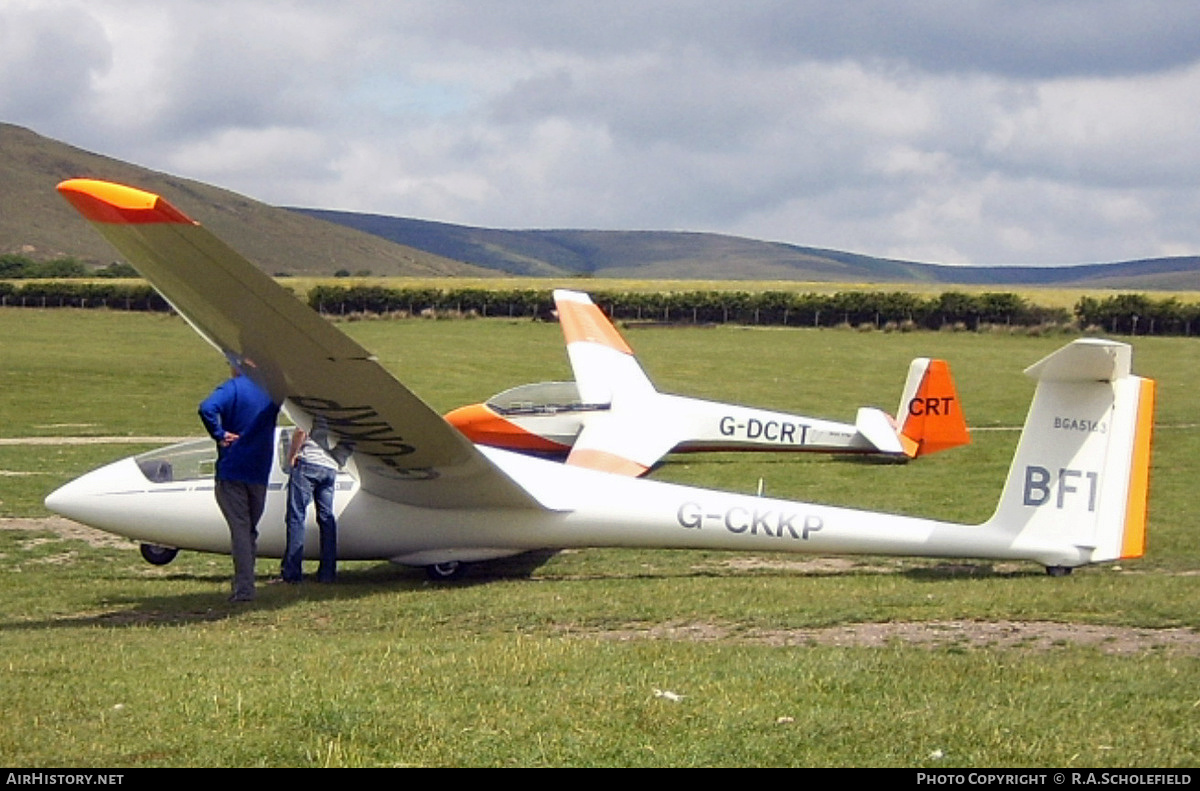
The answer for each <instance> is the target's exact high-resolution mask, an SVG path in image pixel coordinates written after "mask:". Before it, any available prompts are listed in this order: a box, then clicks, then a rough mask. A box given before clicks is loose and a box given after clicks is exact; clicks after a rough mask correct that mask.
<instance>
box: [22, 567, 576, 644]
mask: <svg viewBox="0 0 1200 791" xmlns="http://www.w3.org/2000/svg"><path fill="white" fill-rule="evenodd" d="M555 554H556V552H553V551H544V552H528V553H525V554H524V555H520V556H516V557H513V558H505V559H502V560H495V561H489V562H487V563H480V564H469V565H468V566H467V567H466V569H465V572H464V573H463V575H462V576H461V577H459V578H457V579H455V580H453V581H450V582H446V583H440V582H431V581H430V580H429V579H427V577H426V574H425V570H424V569H422V568H413V567H408V566H397V565H394V564H391V563H386V562H382V563H370V564H368V563H353V564H349V565H347V566H346V567H344V568H342V569H339V572H338V580H337V582H335V583H331V584H327V583H319V582H316V580H315V578H314V577H313V576H312V575H308V576H306V577H305V580H304V581H303V582H302V583H300V584H298V585H290V584H287V583H284V582H273V580H275V579H276V578H275V577H270V576H265V575H264V574H263V573H262V569H263V568H264V563H269V562H270V561H269V560H268V559H262V560H260V562H259V569H260V572H259V575H258V580H257V586H256V588H257V592H256V595H255V598H254V600H253V601H249V602H230V601H228V596H229V579H230V577H229V574H228V573H224V574H222V573H217V572H212V573H193V572H188V571H179V572H175V573H171V574H165V575H161V576H158V577H156V578H155V581H176V582H192V583H196V582H199V583H206V584H207V583H212V584H213V585H214V586H216V588H215V589H214V590H212V591H206V592H202V593H184V594H176V595H161V596H155V595H149V596H132V595H115V596H104V598H103V599H102V601H101V602H99V603H98V605H97V606H96V607H94V608H87V609H90V610H91V612H88V613H87V614H76V615H65V616H63V617H49V618H42V619H37V620H25V621H6V622H0V632H6V631H36V630H41V629H74V628H78V627H89V626H90V627H96V626H99V627H110V628H111V627H127V626H135V627H136V626H187V625H191V624H196V623H211V622H217V621H223V620H226V619H228V618H237V617H240V616H243V615H247V614H250V613H256V612H264V611H273V610H282V609H285V608H287V607H290V606H293V605H295V604H297V603H299V602H314V601H316V602H319V601H323V600H337V601H348V600H354V599H359V598H365V597H368V596H373V595H376V594H378V593H380V592H396V591H422V590H424V591H432V590H436V589H438V588H440V587H443V586H445V587H463V586H471V585H483V584H488V583H491V582H494V581H496V580H501V579H512V578H520V577H528V576H529V575H530V574H532V573H533V572H534V571H535V570H536V569H537V568H539V567H540V566H541V565H542V564H544V563H545V562H546V561H547V560H549V559H550V558H551V557H553V556H554V555H555Z"/></svg>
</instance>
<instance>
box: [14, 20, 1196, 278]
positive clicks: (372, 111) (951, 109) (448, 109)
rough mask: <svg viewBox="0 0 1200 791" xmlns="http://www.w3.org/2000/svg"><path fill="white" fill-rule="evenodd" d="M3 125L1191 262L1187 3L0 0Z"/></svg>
mask: <svg viewBox="0 0 1200 791" xmlns="http://www.w3.org/2000/svg"><path fill="white" fill-rule="evenodd" d="M0 121H6V122H9V123H15V124H19V125H22V126H27V127H30V128H32V129H33V130H35V131H37V132H39V133H41V134H44V135H47V136H49V137H53V138H56V139H59V140H62V141H64V142H67V143H70V144H72V145H76V146H79V147H81V148H86V149H89V150H92V151H97V152H100V153H103V154H107V155H110V156H114V157H118V158H120V159H125V160H129V161H132V162H135V163H137V164H140V165H144V166H147V167H151V168H155V169H158V170H165V171H168V172H171V173H175V174H178V175H181V176H186V177H189V178H195V179H199V180H202V181H206V182H210V183H213V184H217V185H220V186H223V187H227V188H229V189H233V190H236V191H238V192H241V193H244V194H246V195H249V196H251V197H254V198H258V199H260V200H264V201H268V202H271V203H275V204H282V205H300V206H313V207H319V208H334V209H346V210H353V211H366V212H375V213H380V214H392V215H399V216H410V217H418V218H422V219H432V220H442V221H446V222H454V223H463V224H469V225H481V226H490V227H506V228H567V227H569V228H612V229H670V230H694V231H714V232H721V233H732V234H738V235H743V236H750V237H754V238H759V239H767V240H774V241H784V242H791V243H796V244H802V245H810V246H816V247H829V248H836V249H842V250H850V251H854V252H860V253H867V254H872V255H881V256H890V257H896V258H905V259H913V260H920V261H928V262H937V263H955V264H970V263H975V264H1004V263H1021V264H1050V263H1080V262H1094V261H1116V260H1124V259H1130V258H1142V257H1151V256H1159V255H1197V254H1200V3H1195V2H1190V0H1076V1H1073V2H1065V1H1064V2H1058V1H1055V0H1007V2H986V1H985V0H923V1H921V0H919V1H917V2H909V3H903V2H884V1H883V0H879V1H878V2H874V1H870V0H864V1H863V2H854V0H829V1H828V2H827V1H825V0H780V1H779V2H771V1H769V0H762V1H760V2H759V1H755V0H737V1H736V2H735V0H695V1H692V0H661V1H659V2H655V1H654V0H629V1H627V0H605V1H604V2H598V1H593V2H577V1H576V0H544V1H539V2H534V0H505V1H501V0H494V1H490V2H489V1H487V0H474V1H473V2H469V1H468V0H405V1H404V2H384V0H342V1H341V2H337V3H330V2H318V1H317V0H311V1H309V0H291V1H290V2H288V1H285V0H228V1H227V0H170V2H164V1H163V0H86V2H75V1H73V0H0ZM0 189H3V185H0Z"/></svg>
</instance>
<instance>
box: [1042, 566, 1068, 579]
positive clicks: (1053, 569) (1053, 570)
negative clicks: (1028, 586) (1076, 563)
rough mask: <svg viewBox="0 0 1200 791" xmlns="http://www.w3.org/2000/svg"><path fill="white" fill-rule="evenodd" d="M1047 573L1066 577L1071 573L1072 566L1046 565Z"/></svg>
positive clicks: (1052, 575)
mask: <svg viewBox="0 0 1200 791" xmlns="http://www.w3.org/2000/svg"><path fill="white" fill-rule="evenodd" d="M1046 573H1047V574H1049V575H1050V576H1051V577H1065V576H1067V575H1068V574H1070V573H1071V567H1070V566H1046Z"/></svg>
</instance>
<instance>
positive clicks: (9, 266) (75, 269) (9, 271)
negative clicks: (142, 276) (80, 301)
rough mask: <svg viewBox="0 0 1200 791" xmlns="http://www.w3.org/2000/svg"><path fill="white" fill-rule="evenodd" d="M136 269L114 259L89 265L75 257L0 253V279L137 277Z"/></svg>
mask: <svg viewBox="0 0 1200 791" xmlns="http://www.w3.org/2000/svg"><path fill="white" fill-rule="evenodd" d="M137 276H138V273H137V270H136V269H134V268H133V267H132V266H130V265H129V264H123V263H120V262H118V261H114V262H113V263H111V264H109V265H108V266H102V267H89V266H87V265H86V264H84V263H83V262H82V261H80V260H78V259H76V258H70V257H67V258H55V259H53V260H50V261H35V260H33V259H32V258H30V257H29V256H25V255H20V254H18V253H5V254H4V255H0V279H4V280H24V279H30V278H39V277H43V278H81V277H137Z"/></svg>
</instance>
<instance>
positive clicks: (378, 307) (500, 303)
mask: <svg viewBox="0 0 1200 791" xmlns="http://www.w3.org/2000/svg"><path fill="white" fill-rule="evenodd" d="M592 300H593V301H595V302H596V304H597V305H599V306H600V307H601V309H603V310H604V312H605V313H607V314H608V315H610V316H612V317H613V318H614V319H617V320H638V321H663V322H682V323H694V324H711V323H717V324H725V323H737V324H772V325H785V326H792V327H802V326H803V327H830V326H836V325H840V324H851V325H854V326H861V325H873V326H875V327H881V328H882V327H884V326H886V325H902V324H903V325H907V326H917V327H929V328H940V327H943V326H945V325H958V324H962V325H964V326H966V327H970V328H971V329H977V328H979V327H980V326H981V325H983V324H1008V325H1016V326H1034V325H1042V324H1053V323H1066V322H1068V321H1070V316H1069V315H1068V314H1067V312H1066V311H1065V310H1062V309H1060V308H1042V307H1038V306H1035V305H1032V304H1030V303H1029V301H1028V300H1026V299H1025V298H1024V297H1021V296H1018V295H1016V294H1000V293H985V294H978V295H972V294H963V293H959V292H947V293H945V294H942V295H940V296H936V297H930V298H925V297H921V296H919V295H917V294H911V293H908V292H902V291H897V292H878V291H847V292H839V293H836V294H797V293H793V292H787V291H764V292H756V293H751V292H747V291H685V292H673V293H653V292H646V293H642V292H609V291H592ZM308 303H309V305H310V306H312V307H313V308H314V309H315V310H317V311H320V312H322V313H326V314H335V315H346V314H357V313H376V314H382V313H394V312H405V313H409V314H412V315H418V314H422V313H438V312H455V313H461V314H472V315H479V316H512V317H519V316H542V317H547V316H549V315H550V312H551V310H553V307H554V301H553V297H552V296H551V292H550V291H544V290H543V291H539V290H532V289H514V290H495V291H491V290H487V289H392V288H385V287H383V286H318V287H316V288H314V289H312V290H311V291H310V292H309V295H308Z"/></svg>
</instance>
